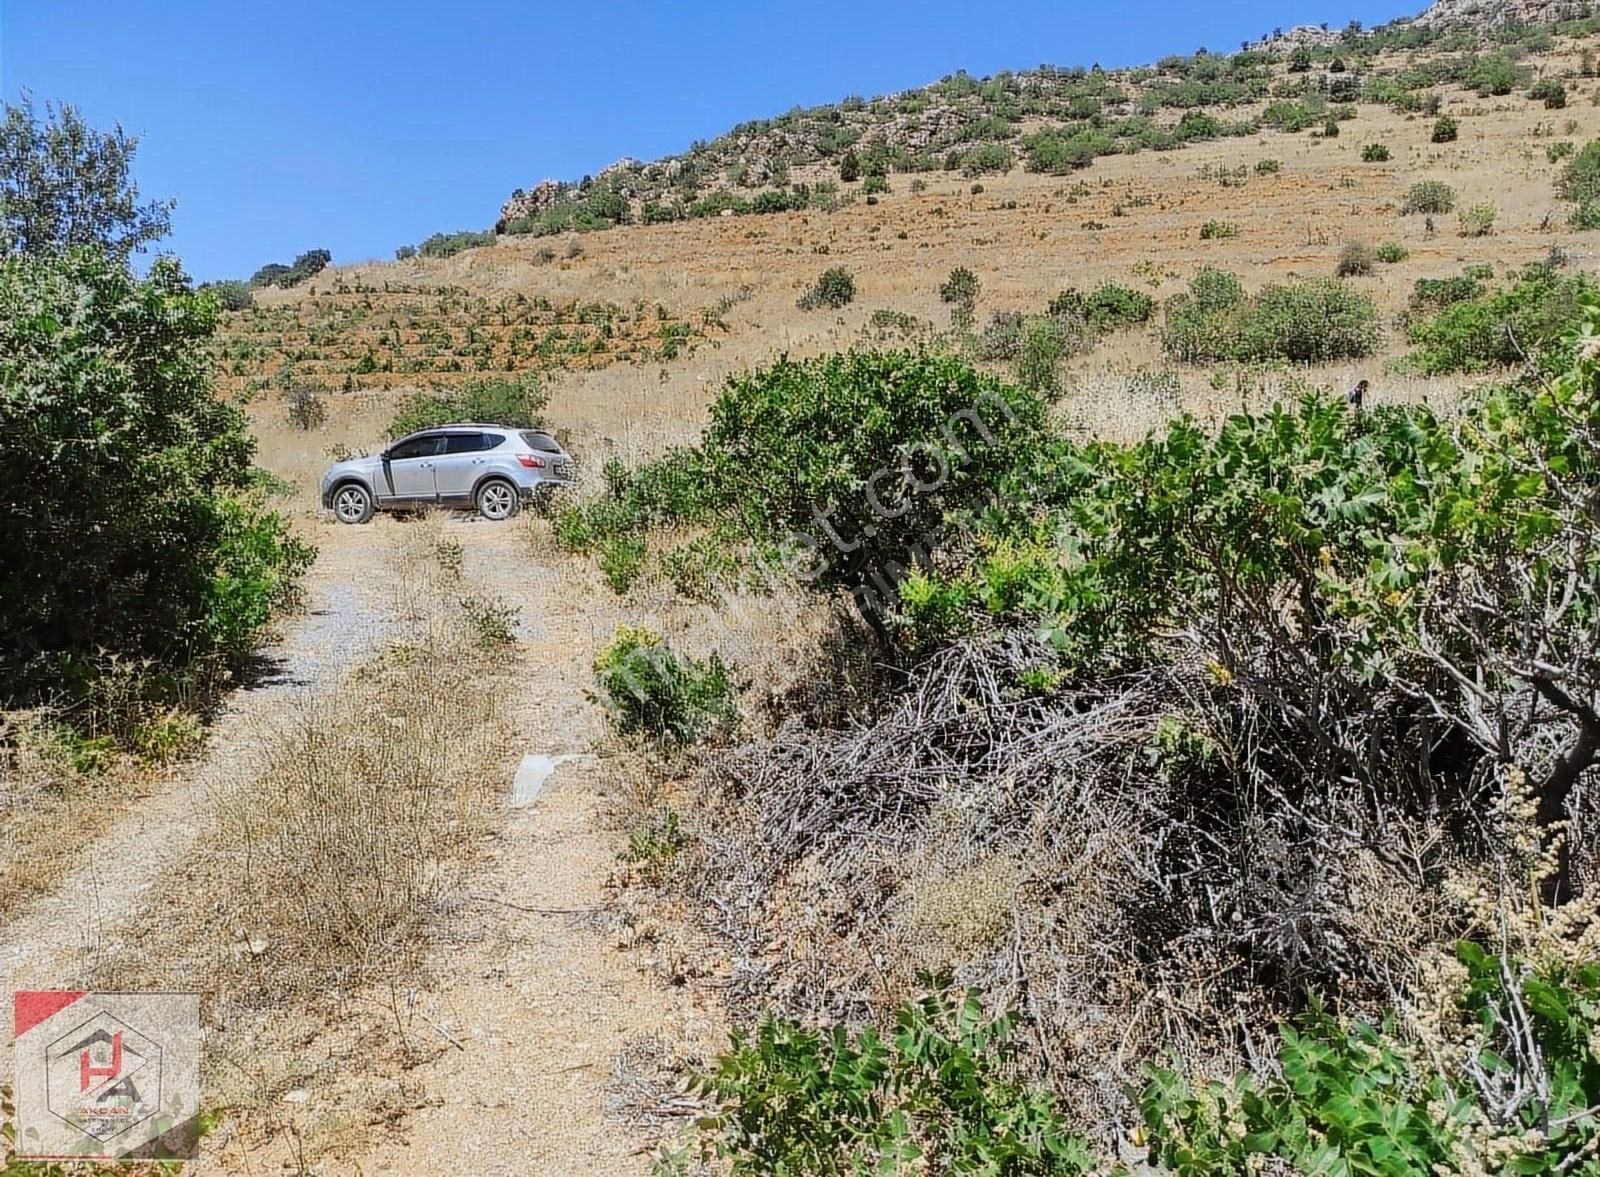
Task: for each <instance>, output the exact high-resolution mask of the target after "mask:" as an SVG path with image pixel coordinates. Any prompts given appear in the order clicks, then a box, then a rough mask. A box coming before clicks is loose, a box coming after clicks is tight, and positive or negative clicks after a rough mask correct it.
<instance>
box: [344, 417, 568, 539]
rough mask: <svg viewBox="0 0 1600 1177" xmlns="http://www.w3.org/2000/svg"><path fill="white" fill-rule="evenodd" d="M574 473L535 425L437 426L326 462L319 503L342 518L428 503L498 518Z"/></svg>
mask: <svg viewBox="0 0 1600 1177" xmlns="http://www.w3.org/2000/svg"><path fill="white" fill-rule="evenodd" d="M574 473H575V471H574V467H573V462H572V458H571V456H570V455H569V454H568V453H567V451H566V450H564V449H562V448H561V443H560V442H558V441H557V440H556V439H555V438H553V437H551V436H550V435H549V434H548V433H545V432H543V431H542V430H539V429H512V428H509V427H507V426H504V425H480V424H475V423H466V424H461V425H440V426H437V427H435V428H433V429H424V430H422V431H421V432H418V433H413V434H411V435H410V436H408V437H402V438H401V439H400V440H399V441H397V442H395V443H394V444H393V445H391V446H390V447H389V448H388V449H386V450H381V451H379V452H378V453H375V454H368V455H367V456H366V457H364V458H351V459H350V460H349V461H346V462H337V463H335V464H334V465H333V466H331V467H329V468H328V472H327V473H326V474H324V475H323V476H322V505H323V506H324V507H326V508H328V509H329V510H331V511H332V512H333V513H334V515H335V516H337V517H338V519H339V522H341V523H365V522H366V521H367V520H368V519H371V518H372V513H373V512H374V511H380V510H381V511H394V510H407V509H411V508H416V507H422V506H431V505H439V506H445V507H462V508H476V510H477V512H478V514H480V515H482V516H483V517H484V518H485V519H493V520H495V521H496V522H498V521H499V520H502V519H509V518H511V517H512V516H513V515H515V514H516V513H517V511H518V510H519V509H521V507H522V504H523V503H525V502H527V501H528V500H529V499H531V498H533V496H534V495H536V494H539V493H542V492H545V491H551V490H554V489H556V488H557V487H560V486H564V485H566V484H567V483H570V482H571V481H572V479H573V475H574Z"/></svg>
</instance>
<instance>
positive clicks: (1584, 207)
mask: <svg viewBox="0 0 1600 1177" xmlns="http://www.w3.org/2000/svg"><path fill="white" fill-rule="evenodd" d="M1572 227H1573V228H1574V229H1580V230H1587V229H1600V200H1589V201H1585V202H1584V203H1583V204H1580V205H1579V206H1578V207H1577V208H1575V209H1573V210H1572Z"/></svg>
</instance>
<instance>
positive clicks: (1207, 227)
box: [1200, 221, 1239, 241]
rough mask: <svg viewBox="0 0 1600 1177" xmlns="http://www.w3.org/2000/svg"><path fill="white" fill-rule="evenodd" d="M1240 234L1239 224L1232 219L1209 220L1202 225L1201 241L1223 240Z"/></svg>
mask: <svg viewBox="0 0 1600 1177" xmlns="http://www.w3.org/2000/svg"><path fill="white" fill-rule="evenodd" d="M1238 235H1239V226H1238V225H1236V224H1235V223H1234V222H1232V221H1207V222H1206V223H1205V224H1203V225H1201V226H1200V240H1201V241H1223V240H1226V239H1228V238H1230V237H1237V236H1238Z"/></svg>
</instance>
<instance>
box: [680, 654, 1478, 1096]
mask: <svg viewBox="0 0 1600 1177" xmlns="http://www.w3.org/2000/svg"><path fill="white" fill-rule="evenodd" d="M1192 651H1193V647H1190V646H1187V645H1186V644H1184V643H1182V642H1181V641H1180V642H1179V643H1178V644H1177V646H1176V647H1175V649H1174V651H1173V653H1172V656H1171V657H1170V658H1169V659H1167V660H1165V661H1164V662H1163V663H1161V664H1159V665H1156V666H1152V667H1150V668H1148V669H1144V670H1141V671H1139V672H1136V673H1129V674H1125V675H1122V676H1119V677H1114V678H1106V679H1103V680H1101V681H1098V682H1091V683H1087V684H1079V685H1075V686H1072V687H1070V688H1059V687H1056V688H1051V687H1048V685H1047V684H1045V683H1042V682H1041V680H1040V679H1038V677H1037V668H1039V667H1041V666H1048V665H1050V658H1049V650H1048V648H1047V647H1046V646H1045V644H1044V643H1043V642H1042V641H1041V639H1039V638H1038V637H1036V636H1034V635H1032V634H1031V633H1028V632H1018V631H1011V632H1002V633H992V634H989V635H987V636H986V637H984V638H981V639H974V640H971V641H966V642H962V643H958V644H956V645H953V646H951V647H949V648H947V649H945V650H944V651H942V652H941V653H939V654H938V655H936V656H935V657H934V658H932V659H931V660H930V661H929V662H928V663H927V664H926V665H924V666H923V667H921V668H920V670H919V671H918V672H917V673H916V674H915V675H914V677H913V678H912V679H911V681H910V682H909V683H908V684H907V686H906V688H905V689H904V690H903V691H902V692H901V693H900V694H899V695H898V696H897V697H896V700H895V702H894V703H893V705H892V706H891V707H890V708H889V709H887V710H886V712H885V713H884V714H882V715H881V716H880V718H879V719H878V720H877V721H876V722H874V723H872V724H871V725H870V726H862V727H856V728H853V729H851V730H846V731H812V730H806V729H803V728H801V727H799V726H798V725H793V726H790V727H787V728H784V729H781V730H780V731H779V732H778V733H777V734H776V735H775V736H774V737H772V738H771V739H770V740H767V741H765V742H761V743H757V744H751V745H746V746H744V747H742V748H738V749H735V750H733V751H731V752H728V753H725V754H723V755H722V756H721V757H720V758H719V759H717V760H715V761H714V762H713V763H712V764H711V766H710V767H709V768H708V769H707V771H706V773H705V775H704V778H703V780H702V787H703V789H704V797H705V802H706V803H705V805H704V806H703V807H701V808H700V809H699V810H698V811H697V812H696V813H695V814H692V815H688V816H689V818H690V821H691V824H692V826H693V832H694V834H695V835H696V837H697V839H698V842H699V854H700V857H699V860H698V861H697V863H696V869H695V870H694V871H693V872H692V874H693V876H694V877H693V878H692V879H691V878H686V879H685V880H684V881H685V882H686V884H687V886H688V887H689V888H690V890H691V891H692V893H693V895H692V897H693V898H694V899H695V900H696V901H697V907H698V908H699V909H700V910H702V911H704V912H706V913H707V918H708V922H709V923H710V924H711V925H712V927H713V930H714V931H715V932H716V933H717V934H718V935H719V936H721V937H722V938H723V939H724V942H725V943H726V944H727V946H728V950H729V953H730V956H731V966H732V967H731V976H732V982H731V985H730V999H731V1000H732V1003H733V1004H734V1006H735V1013H736V1016H749V1015H751V1014H753V1013H754V1012H755V1011H756V1010H758V1009H762V1008H764V1009H777V1010H779V1011H780V1012H783V1013H785V1014H788V1015H791V1016H801V1017H806V1018H814V1019H818V1020H824V1019H826V1020H834V1019H846V1020H859V1019H863V1018H866V1017H869V1016H872V1015H873V1014H875V1013H882V1012H883V1011H884V1010H885V1009H886V1008H888V1007H889V1006H891V1005H892V1004H893V1003H895V1002H897V1001H898V1000H900V999H901V998H903V997H904V996H905V995H906V994H907V992H908V991H910V990H911V989H913V988H915V987H916V986H917V985H919V984H920V983H921V981H922V979H923V978H924V977H925V975H927V974H936V975H943V976H947V977H950V978H951V979H954V980H956V981H958V982H964V983H970V984H977V985H979V986H981V987H983V988H984V989H985V990H987V991H988V992H989V994H990V995H991V997H992V998H994V999H995V1000H998V1001H1000V1002H1003V1003H1005V1004H1008V1005H1011V1006H1014V1007H1017V1008H1020V1009H1023V1010H1025V1011H1026V1012H1027V1013H1028V1014H1029V1015H1030V1017H1029V1022H1030V1026H1031V1033H1032V1035H1033V1045H1034V1054H1035V1058H1036V1061H1037V1062H1038V1064H1039V1065H1040V1068H1041V1070H1042V1071H1043V1072H1045V1073H1047V1074H1049V1075H1050V1077H1051V1078H1052V1080H1053V1081H1054V1082H1056V1083H1057V1085H1058V1086H1060V1087H1061V1089H1062V1090H1063V1091H1064V1092H1065V1093H1067V1094H1068V1095H1069V1096H1071V1097H1072V1098H1073V1100H1074V1102H1075V1103H1076V1104H1077V1105H1078V1107H1079V1109H1080V1111H1081V1112H1083V1113H1084V1114H1086V1115H1088V1116H1091V1117H1092V1120H1091V1121H1087V1122H1102V1123H1103V1122H1105V1121H1106V1120H1107V1118H1108V1117H1110V1118H1115V1117H1118V1116H1120V1115H1122V1114H1123V1113H1124V1111H1125V1103H1124V1100H1125V1094H1124V1092H1125V1091H1126V1090H1127V1085H1128V1083H1129V1082H1130V1081H1133V1080H1136V1079H1137V1077H1138V1072H1139V1068H1140V1065H1141V1064H1142V1063H1143V1062H1145V1061H1148V1060H1150V1059H1152V1058H1153V1057H1156V1056H1157V1055H1158V1054H1161V1053H1164V1052H1165V1051H1166V1050H1168V1049H1177V1050H1179V1051H1180V1052H1181V1053H1183V1054H1184V1055H1185V1056H1186V1057H1188V1058H1189V1059H1190V1060H1191V1061H1192V1062H1194V1063H1196V1064H1197V1065H1207V1064H1208V1063H1209V1064H1210V1065H1213V1066H1216V1067H1230V1068H1231V1067H1232V1066H1234V1065H1236V1064H1237V1063H1239V1062H1242V1061H1247V1059H1248V1056H1249V1055H1250V1053H1251V1052H1252V1051H1253V1049H1254V1045H1255V1037H1256V1036H1257V1035H1260V1034H1265V1033H1270V1032H1271V1026H1272V1024H1273V1020H1274V1019H1273V1015H1274V1014H1275V1013H1278V1012H1286V1011H1288V1010H1289V1009H1291V1008H1293V1007H1294V1006H1296V1005H1297V1004H1299V1003H1300V1002H1301V1001H1303V1000H1304V998H1305V996H1306V994H1307V993H1308V992H1319V993H1322V994H1328V995H1337V996H1338V997H1339V998H1340V999H1341V1000H1343V1001H1344V1002H1346V1003H1357V1004H1360V1003H1368V1002H1370V1003H1371V1004H1373V1005H1376V1004H1377V1003H1379V1002H1381V1001H1383V1000H1384V999H1386V998H1387V997H1388V996H1389V995H1390V994H1392V993H1393V992H1394V991H1395V990H1396V989H1397V988H1398V986H1399V985H1400V984H1401V983H1402V982H1403V980H1404V979H1405V978H1406V976H1407V973H1408V970H1409V969H1410V968H1411V967H1412V964H1413V962H1414V960H1415V958H1416V955H1417V952H1418V951H1419V949H1420V947H1421V946H1422V945H1424V944H1427V943H1433V942H1437V941H1438V940H1439V938H1441V937H1442V936H1444V935H1445V934H1446V933H1447V931H1448V929H1447V928H1446V927H1445V926H1444V916H1443V915H1442V914H1441V912H1442V905H1441V903H1440V902H1439V901H1438V899H1437V896H1436V891H1437V886H1438V883H1439V879H1440V874H1441V869H1442V867H1443V865H1444V864H1445V863H1446V862H1447V861H1448V860H1449V858H1450V856H1452V855H1460V854H1467V853H1483V852H1484V846H1485V843H1484V838H1483V836H1482V834H1481V831H1478V830H1477V827H1476V826H1475V825H1474V823H1472V822H1471V821H1469V820H1467V817H1466V815H1467V813H1468V812H1469V810H1470V808H1471V807H1470V805H1468V804H1467V802H1468V799H1469V798H1470V797H1471V796H1472V795H1473V789H1474V787H1475V785H1474V781H1475V779H1476V776H1477V774H1476V772H1475V770H1474V767H1473V764H1472V763H1471V762H1470V759H1469V760H1462V759H1461V758H1460V757H1455V758H1454V759H1452V756H1451V751H1452V750H1451V749H1450V748H1449V747H1444V746H1441V745H1440V744H1439V733H1438V731H1437V730H1436V729H1435V728H1430V727H1429V725H1428V724H1427V723H1426V722H1425V709H1424V708H1422V707H1421V706H1420V705H1417V704H1414V703H1411V702H1409V701H1408V700H1406V699H1405V698H1404V697H1403V696H1401V695H1398V694H1397V693H1395V692H1385V691H1381V690H1373V691H1366V692H1363V691H1361V690H1357V689H1354V687H1353V686H1352V684H1349V683H1343V682H1338V683H1335V682H1328V681H1322V680H1321V679H1317V680H1315V681H1313V679H1312V678H1311V677H1309V676H1308V675H1307V674H1305V673H1300V672H1298V671H1297V670H1296V669H1295V668H1294V667H1292V666H1285V665H1284V664H1283V662H1284V659H1285V658H1286V657H1288V655H1286V653H1285V652H1284V651H1283V650H1282V649H1281V648H1279V647H1275V646H1273V645H1272V644H1271V643H1265V642H1258V643H1256V644H1255V646H1254V647H1253V648H1249V647H1246V648H1241V649H1238V650H1236V651H1235V657H1234V665H1235V667H1237V671H1236V672H1235V673H1232V674H1229V675H1226V676H1219V675H1218V673H1217V672H1216V669H1215V666H1214V665H1213V664H1208V662H1207V661H1206V660H1205V659H1203V658H1202V657H1201V656H1200V655H1199V654H1198V653H1194V652H1192ZM1333 717H1336V718H1333ZM689 873H691V872H685V874H686V875H687V874H689Z"/></svg>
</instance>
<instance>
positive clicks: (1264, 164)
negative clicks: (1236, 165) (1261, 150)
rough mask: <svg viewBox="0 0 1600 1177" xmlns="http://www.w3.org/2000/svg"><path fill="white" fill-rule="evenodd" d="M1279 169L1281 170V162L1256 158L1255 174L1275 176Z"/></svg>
mask: <svg viewBox="0 0 1600 1177" xmlns="http://www.w3.org/2000/svg"><path fill="white" fill-rule="evenodd" d="M1281 171H1283V164H1282V163H1281V162H1280V161H1278V160H1276V159H1258V160H1256V175H1258V176H1276V175H1277V174H1278V173H1279V172H1281Z"/></svg>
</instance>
